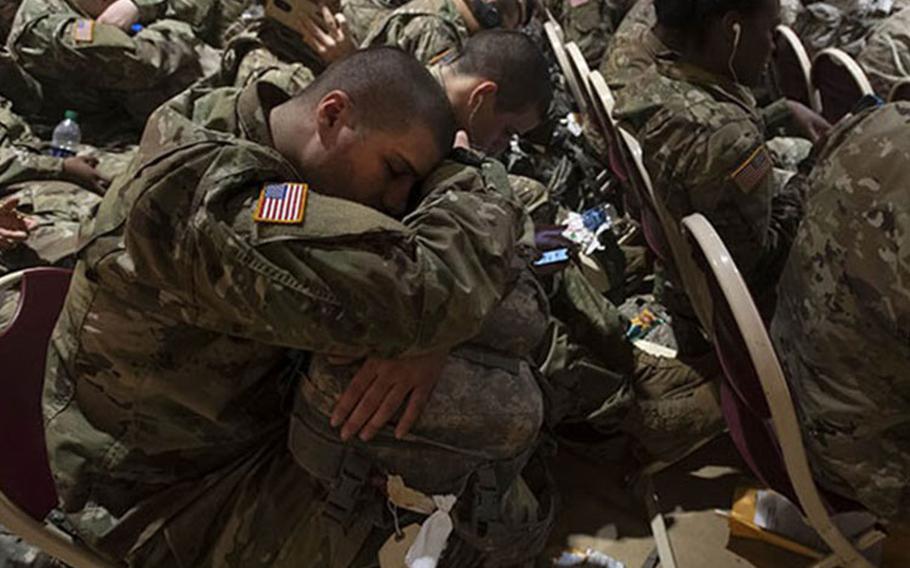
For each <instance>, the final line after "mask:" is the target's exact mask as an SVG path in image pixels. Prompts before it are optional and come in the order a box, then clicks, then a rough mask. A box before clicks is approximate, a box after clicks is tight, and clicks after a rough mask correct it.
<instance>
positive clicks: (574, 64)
mask: <svg viewBox="0 0 910 568" xmlns="http://www.w3.org/2000/svg"><path fill="white" fill-rule="evenodd" d="M565 48H566V57H567V58H568V59H569V69H571V72H572V77H573V78H574V79H575V82H576V83H577V84H578V88H579V91H581V98H582V100H581V104H582V105H583V106H582V107H581V108H579V110H580V111H581V112H582V114H586V115H587V114H589V112H590V109H591V104H592V103H591V90H590V88H589V87H588V76H589V75H590V74H591V69H590V68H589V67H588V62H587V61H586V60H585V56H584V55H582V53H581V49H580V48H579V47H578V44H576V43H575V42H574V41H573V42H571V43H568V44H566V46H565Z"/></svg>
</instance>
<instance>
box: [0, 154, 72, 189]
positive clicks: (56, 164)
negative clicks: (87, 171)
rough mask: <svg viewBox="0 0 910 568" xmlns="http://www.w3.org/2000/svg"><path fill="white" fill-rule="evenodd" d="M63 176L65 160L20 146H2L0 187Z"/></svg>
mask: <svg viewBox="0 0 910 568" xmlns="http://www.w3.org/2000/svg"><path fill="white" fill-rule="evenodd" d="M62 178H63V160H62V159H61V158H55V157H53V156H42V155H41V154H35V153H33V152H30V151H27V150H21V149H19V148H12V147H7V148H0V187H3V186H6V185H9V184H13V183H19V182H22V181H44V180H52V179H62Z"/></svg>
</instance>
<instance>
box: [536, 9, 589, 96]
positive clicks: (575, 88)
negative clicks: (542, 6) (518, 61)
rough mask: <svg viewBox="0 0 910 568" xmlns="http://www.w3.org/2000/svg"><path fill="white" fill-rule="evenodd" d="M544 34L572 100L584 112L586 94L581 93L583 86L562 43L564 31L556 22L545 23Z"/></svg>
mask: <svg viewBox="0 0 910 568" xmlns="http://www.w3.org/2000/svg"><path fill="white" fill-rule="evenodd" d="M543 32H544V35H546V36H547V42H548V43H549V44H550V48H551V49H552V50H553V56H554V57H556V63H557V64H558V65H559V70H560V71H561V72H562V75H563V77H564V78H565V81H566V87H568V89H569V93H570V94H571V95H572V99H573V100H574V101H575V104H576V105H577V106H578V108H579V110H584V108H583V106H582V105H584V94H583V93H582V91H581V85H579V84H578V81H577V80H576V79H575V74H574V72H573V71H572V65H571V64H570V63H569V56H568V55H567V54H566V47H565V44H563V42H562V29H561V28H560V27H559V25H558V24H557V23H556V22H553V21H549V22H544V25H543Z"/></svg>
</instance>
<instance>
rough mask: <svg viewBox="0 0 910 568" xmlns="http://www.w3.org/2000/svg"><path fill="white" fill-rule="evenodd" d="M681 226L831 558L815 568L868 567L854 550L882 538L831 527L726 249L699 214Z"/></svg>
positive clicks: (777, 369) (774, 363)
mask: <svg viewBox="0 0 910 568" xmlns="http://www.w3.org/2000/svg"><path fill="white" fill-rule="evenodd" d="M683 227H684V228H685V230H686V232H687V233H688V234H689V235H690V236H691V237H692V239H693V240H694V242H695V243H696V244H697V246H698V247H699V248H700V249H701V252H702V254H703V255H704V257H705V259H706V260H707V261H708V265H709V266H710V268H711V271H712V272H713V274H714V277H715V278H716V280H717V282H718V284H719V285H720V288H721V291H722V293H723V296H724V298H725V301H726V302H727V304H728V305H729V306H730V309H731V311H732V313H733V317H734V319H735V321H736V325H737V326H738V328H739V330H740V333H741V334H742V336H743V339H744V340H745V344H746V348H747V349H748V351H749V355H750V358H751V360H752V364H753V365H754V366H755V370H756V374H757V376H758V378H759V380H760V381H761V386H762V391H763V392H764V394H765V398H766V399H767V402H768V407H769V409H770V411H771V423H772V426H773V429H774V432H775V434H776V437H777V440H778V443H779V445H780V449H781V454H782V457H783V461H784V466H785V468H786V472H787V475H788V476H789V477H790V480H791V482H792V484H793V488H794V490H795V492H796V495H797V497H798V499H799V503H800V505H801V507H802V509H803V511H804V513H805V515H806V518H807V520H808V523H809V525H810V526H812V528H814V529H815V530H816V531H817V532H818V534H819V536H821V538H822V540H824V541H825V543H826V544H827V545H828V546H829V547H830V548H831V550H832V551H833V554H831V555H830V556H828V557H827V558H825V559H823V560H822V561H820V562H819V563H817V564H815V565H814V566H816V567H827V566H836V565H838V564H839V563H842V564H843V565H844V566H847V567H850V568H854V567H856V568H859V567H862V568H871V567H872V564H871V563H869V561H868V560H866V558H864V557H863V556H862V554H861V553H860V552H859V550H857V547H860V549H864V548H867V547H868V546H871V545H872V544H875V543H877V542H879V541H880V540H881V539H883V538H884V536H885V535H884V534H883V533H881V532H880V531H877V530H875V529H873V530H872V531H869V532H868V533H866V534H864V535H863V536H861V537H860V538H859V539H858V540H857V542H856V543H852V542H851V541H850V540H849V539H848V538H847V537H846V536H844V534H843V533H842V532H841V531H840V529H838V528H837V527H836V526H835V525H834V523H833V521H832V519H831V515H830V513H829V512H828V508H827V507H826V505H825V502H824V500H823V499H822V496H821V493H820V492H819V490H818V486H817V485H816V484H815V480H814V478H813V476H812V470H811V469H810V467H809V460H808V457H807V455H806V449H805V446H804V444H803V438H802V433H801V429H800V423H799V418H798V417H797V414H796V409H795V407H794V404H793V399H792V398H791V395H790V388H789V386H788V385H787V379H786V378H785V376H784V372H783V369H782V368H781V366H780V361H779V360H778V358H777V354H776V352H775V351H774V345H773V343H772V342H771V338H770V337H769V336H768V332H767V330H766V329H765V326H764V324H763V323H762V319H761V316H760V315H759V312H758V308H756V307H755V303H754V301H753V300H752V295H751V293H750V292H749V289H748V287H747V286H746V283H745V281H744V280H743V278H742V276H741V275H740V273H739V269H737V267H736V265H735V263H734V262H733V258H732V257H731V256H730V253H729V251H728V250H727V247H726V246H725V245H724V243H723V241H722V240H721V238H720V236H719V235H718V234H717V232H716V231H715V230H714V227H712V226H711V224H710V223H709V222H708V220H707V219H706V218H705V217H704V216H702V215H701V214H698V213H696V214H694V215H690V216H688V217H686V218H685V219H683Z"/></svg>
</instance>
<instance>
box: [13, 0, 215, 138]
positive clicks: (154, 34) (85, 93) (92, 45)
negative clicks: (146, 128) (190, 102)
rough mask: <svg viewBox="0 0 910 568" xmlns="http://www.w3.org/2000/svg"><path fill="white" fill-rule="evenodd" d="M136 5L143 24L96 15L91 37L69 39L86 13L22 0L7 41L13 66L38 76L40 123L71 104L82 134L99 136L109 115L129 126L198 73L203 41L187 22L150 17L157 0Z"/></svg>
mask: <svg viewBox="0 0 910 568" xmlns="http://www.w3.org/2000/svg"><path fill="white" fill-rule="evenodd" d="M139 4H140V10H141V12H142V14H143V21H144V22H145V23H146V27H145V29H144V30H142V31H141V32H139V33H137V34H136V35H133V36H130V35H129V34H127V33H126V32H124V31H122V30H120V29H119V28H117V27H115V26H112V25H107V24H98V23H97V22H96V23H95V26H94V33H93V37H92V39H91V41H79V42H77V41H76V40H75V38H74V36H73V28H74V26H75V25H76V21H77V20H78V19H80V18H83V19H85V18H89V17H90V16H89V15H88V14H86V13H84V12H83V11H81V10H80V9H79V8H77V7H76V6H75V5H74V4H70V3H69V2H68V1H67V0H23V2H22V5H21V6H20V8H19V12H18V13H17V14H16V19H15V21H14V24H13V29H12V31H11V33H10V37H9V40H8V44H7V46H8V48H9V50H10V53H11V54H12V57H13V59H14V60H15V62H16V63H17V64H18V65H19V67H20V68H21V69H22V70H23V71H25V72H26V73H27V74H28V75H29V76H31V77H33V78H34V79H36V80H37V81H38V82H39V83H40V85H41V87H42V96H43V100H42V109H41V114H42V115H43V116H44V117H45V118H46V120H48V122H50V123H52V124H53V123H56V122H57V121H59V120H60V119H61V117H62V116H63V113H64V111H66V110H77V111H79V112H80V123H81V124H82V125H83V130H84V131H85V132H86V134H87V135H88V136H90V137H91V136H93V135H94V136H98V137H102V133H104V132H109V131H110V128H111V123H112V122H116V123H118V124H116V126H121V125H120V124H119V123H123V122H128V123H130V124H131V125H132V128H133V129H135V128H136V127H141V126H142V125H143V124H144V123H145V120H146V118H148V116H149V114H150V113H151V112H152V110H154V109H155V107H157V106H158V105H160V104H161V103H163V102H164V101H166V100H167V99H169V98H170V97H172V96H174V95H176V94H177V93H179V92H180V91H182V90H183V89H185V88H186V87H187V86H189V85H190V84H191V83H192V82H194V81H195V80H197V79H198V78H200V77H201V76H202V75H203V73H204V71H205V69H204V67H203V62H205V61H208V60H209V59H210V52H211V48H209V47H208V46H206V45H205V44H203V42H202V41H201V40H200V39H199V38H197V37H196V36H195V34H194V32H193V29H192V27H191V26H190V24H187V23H185V22H181V21H177V20H172V19H164V20H155V16H156V15H157V14H158V13H160V12H161V9H162V7H161V6H156V7H150V6H145V5H144V3H143V2H140V3H139ZM96 125H97V126H96ZM104 141H105V142H108V141H109V140H104Z"/></svg>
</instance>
